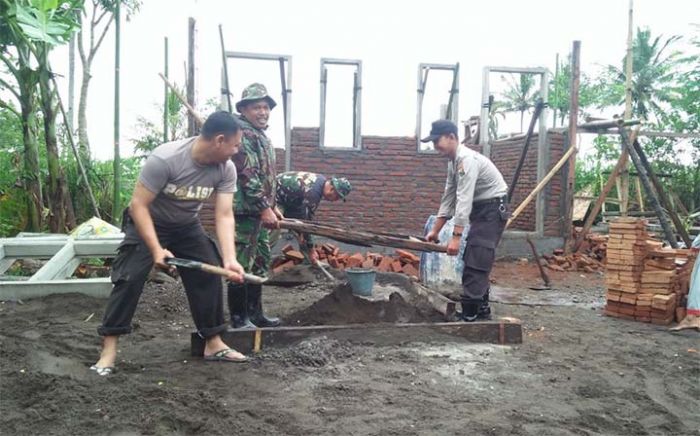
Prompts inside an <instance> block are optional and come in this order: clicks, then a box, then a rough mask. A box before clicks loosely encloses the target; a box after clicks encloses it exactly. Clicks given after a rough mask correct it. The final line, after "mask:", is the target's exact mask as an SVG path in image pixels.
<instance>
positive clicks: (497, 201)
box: [474, 195, 508, 207]
mask: <svg viewBox="0 0 700 436" xmlns="http://www.w3.org/2000/svg"><path fill="white" fill-rule="evenodd" d="M507 203H508V198H507V196H506V195H502V196H500V197H494V198H489V199H488V200H479V201H475V202H474V207H481V206H486V205H487V204H507Z"/></svg>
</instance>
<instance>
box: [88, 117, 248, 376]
mask: <svg viewBox="0 0 700 436" xmlns="http://www.w3.org/2000/svg"><path fill="white" fill-rule="evenodd" d="M240 143H241V130H240V126H239V124H238V122H237V121H236V120H235V119H234V118H233V116H232V115H231V114H229V113H227V112H216V113H214V114H212V115H210V116H209V118H207V120H206V122H205V123H204V125H203V126H202V132H201V134H200V135H199V136H197V137H194V138H189V139H186V140H182V141H176V142H170V143H167V144H164V145H161V146H160V147H158V148H156V149H155V150H154V151H153V153H152V154H151V156H149V158H148V159H147V160H146V163H145V164H144V166H143V169H142V170H141V174H140V176H139V179H138V182H137V184H136V187H135V188H134V193H133V196H132V198H131V202H130V203H129V208H128V209H127V210H126V211H125V213H124V218H123V224H122V227H123V231H124V233H125V237H124V241H123V242H122V244H121V245H120V247H119V253H118V255H117V257H116V258H115V259H114V262H113V264H112V274H111V278H112V283H113V284H114V287H113V288H112V293H111V295H110V297H109V301H108V302H107V308H106V309H105V313H104V316H103V318H102V325H100V327H99V328H98V330H97V331H98V333H99V334H100V335H101V336H103V345H102V353H101V356H100V360H99V361H98V362H97V363H96V364H95V365H93V366H92V367H91V368H90V369H92V370H94V371H95V372H96V373H97V374H99V375H109V374H111V373H112V372H114V362H115V359H116V355H117V342H118V338H119V335H123V334H127V333H130V332H131V320H132V318H133V316H134V312H135V310H136V306H137V304H138V301H139V297H140V296H141V292H142V291H143V286H144V283H145V281H146V277H147V276H148V273H149V271H150V270H151V268H152V267H153V265H154V264H155V265H157V266H158V267H161V268H168V266H167V265H166V263H165V258H167V257H174V255H173V254H175V255H177V256H179V257H186V258H189V259H193V260H197V261H201V262H206V263H210V264H223V267H224V268H225V269H227V270H229V271H230V276H229V277H228V278H229V279H230V280H232V281H237V282H242V280H243V276H242V273H243V268H242V267H241V265H240V264H239V263H238V261H237V260H236V249H235V245H234V237H233V235H234V218H233V212H232V204H233V193H234V192H235V190H236V169H235V167H234V165H233V163H232V162H231V160H230V158H231V156H233V155H234V154H235V153H236V152H237V151H238V148H239V147H240ZM212 195H216V199H215V216H216V233H217V237H218V240H219V243H220V248H221V253H219V250H218V249H217V246H216V244H215V243H214V241H213V240H212V239H211V238H209V237H208V236H207V235H206V233H205V232H204V229H203V228H202V225H201V224H200V222H199V216H198V213H199V209H200V208H201V206H202V202H203V201H205V200H206V199H208V198H209V197H211V196H212ZM180 277H181V278H182V283H183V285H184V287H185V291H186V293H187V298H188V300H189V303H190V308H191V311H192V317H193V318H194V324H195V326H196V328H197V333H198V334H199V335H200V336H202V337H203V338H205V339H206V346H205V350H204V357H205V359H206V360H219V361H228V362H243V361H246V360H247V358H246V357H245V356H243V355H242V354H241V353H239V352H238V351H236V350H233V349H231V348H229V347H228V346H227V345H226V344H225V343H224V342H223V341H222V340H221V336H220V333H221V332H222V331H224V330H226V328H227V324H226V322H224V317H223V301H222V300H223V299H222V291H223V288H222V283H221V279H220V277H219V276H215V275H212V274H208V273H205V272H202V271H198V270H189V269H182V270H180Z"/></svg>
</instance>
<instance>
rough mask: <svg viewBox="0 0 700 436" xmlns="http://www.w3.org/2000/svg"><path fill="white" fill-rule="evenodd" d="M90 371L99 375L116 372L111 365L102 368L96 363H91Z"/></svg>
mask: <svg viewBox="0 0 700 436" xmlns="http://www.w3.org/2000/svg"><path fill="white" fill-rule="evenodd" d="M90 371H95V373H96V374H97V375H99V376H106V375H112V374H114V373H115V372H116V370H115V369H114V367H113V366H105V367H104V368H103V367H101V366H97V365H92V366H91V367H90Z"/></svg>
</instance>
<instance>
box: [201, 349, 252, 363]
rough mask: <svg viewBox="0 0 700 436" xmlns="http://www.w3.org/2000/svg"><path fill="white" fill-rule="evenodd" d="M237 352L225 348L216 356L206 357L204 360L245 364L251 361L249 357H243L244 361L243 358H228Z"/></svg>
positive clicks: (215, 354)
mask: <svg viewBox="0 0 700 436" xmlns="http://www.w3.org/2000/svg"><path fill="white" fill-rule="evenodd" d="M235 352H236V350H234V349H232V348H224V349H223V350H220V351H217V352H216V353H214V354H210V355H208V356H204V360H206V361H208V362H233V363H245V362H248V361H250V359H249V358H248V357H245V356H243V358H242V359H241V358H236V359H233V358H230V357H226V356H228V355H229V354H230V353H235Z"/></svg>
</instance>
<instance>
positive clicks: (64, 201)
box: [4, 0, 83, 232]
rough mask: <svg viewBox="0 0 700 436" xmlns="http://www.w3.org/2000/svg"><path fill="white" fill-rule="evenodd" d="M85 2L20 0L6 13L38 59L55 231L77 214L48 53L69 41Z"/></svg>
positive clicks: (18, 36) (51, 223)
mask: <svg viewBox="0 0 700 436" xmlns="http://www.w3.org/2000/svg"><path fill="white" fill-rule="evenodd" d="M4 1H5V2H7V1H8V0H4ZM82 3H83V2H82V0H70V1H64V2H62V3H61V5H59V4H58V0H32V1H30V0H20V1H15V2H14V3H13V4H11V8H10V9H9V10H10V13H9V14H8V16H7V19H8V27H9V28H10V29H11V31H12V33H13V34H14V35H16V39H17V41H18V42H19V43H20V44H25V45H26V47H27V48H28V50H29V51H30V52H31V54H32V57H33V59H34V61H35V62H36V73H38V87H39V91H40V92H39V101H40V105H41V109H42V120H43V127H44V140H45V144H46V152H47V162H48V170H49V196H48V201H49V211H50V215H49V228H50V230H51V231H52V232H63V231H65V230H66V228H67V227H68V228H70V227H74V226H75V216H74V213H73V210H72V205H71V203H70V201H71V200H70V193H69V192H68V187H67V184H66V181H65V175H64V173H63V169H62V167H61V164H60V159H59V149H58V138H57V136H56V115H57V112H58V110H57V98H56V95H57V94H56V89H55V87H54V86H53V81H52V78H53V72H52V71H51V67H50V65H49V53H50V52H51V50H52V49H53V48H54V47H55V46H57V45H60V44H65V43H67V42H68V41H69V40H70V38H71V36H72V35H73V33H75V31H76V30H77V28H78V22H77V20H76V14H75V11H77V10H80V9H81V8H82Z"/></svg>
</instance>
